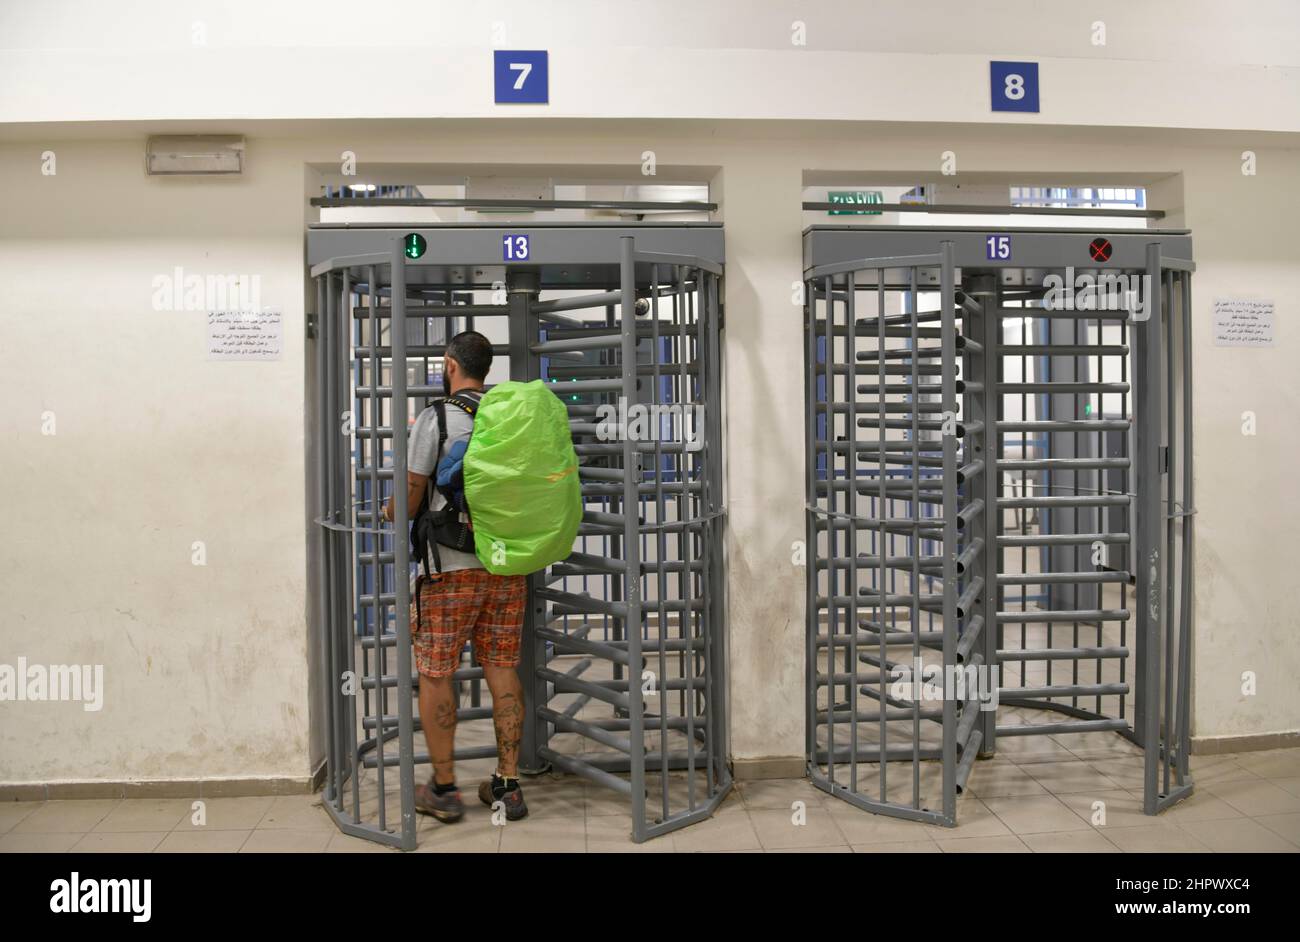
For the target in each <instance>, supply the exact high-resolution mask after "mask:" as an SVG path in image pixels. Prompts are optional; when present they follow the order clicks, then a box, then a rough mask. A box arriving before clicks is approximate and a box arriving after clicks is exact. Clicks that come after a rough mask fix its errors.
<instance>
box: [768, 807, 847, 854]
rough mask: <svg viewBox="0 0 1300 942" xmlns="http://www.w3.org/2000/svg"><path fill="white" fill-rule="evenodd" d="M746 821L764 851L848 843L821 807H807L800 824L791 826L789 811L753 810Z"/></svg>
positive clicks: (792, 823)
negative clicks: (750, 825) (751, 827)
mask: <svg viewBox="0 0 1300 942" xmlns="http://www.w3.org/2000/svg"><path fill="white" fill-rule="evenodd" d="M749 819H750V821H752V822H753V825H754V832H755V833H756V834H757V835H758V839H759V842H760V843H761V844H762V845H763V848H764V849H765V850H773V849H781V848H788V847H825V846H829V845H838V844H847V843H848V842H847V841H846V840H845V838H844V834H843V833H842V832H841V831H840V829H839V827H837V826H836V824H835V821H834V820H833V819H832V818H831V815H830V812H829V811H826V810H825V809H824V808H821V807H816V808H814V807H811V806H810V807H809V808H808V809H807V817H806V819H805V820H804V823H803V824H795V823H794V821H793V820H792V813H791V812H790V811H786V810H777V809H770V810H769V809H761V808H760V809H753V810H751V811H750V812H749Z"/></svg>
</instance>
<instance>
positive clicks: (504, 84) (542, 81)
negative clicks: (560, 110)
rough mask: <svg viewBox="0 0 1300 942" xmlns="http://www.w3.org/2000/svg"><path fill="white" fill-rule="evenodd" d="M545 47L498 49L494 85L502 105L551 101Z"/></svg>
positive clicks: (495, 54) (494, 52)
mask: <svg viewBox="0 0 1300 942" xmlns="http://www.w3.org/2000/svg"><path fill="white" fill-rule="evenodd" d="M547 72H548V69H547V54H546V50H545V49H514V50H510V49H494V50H493V51H492V85H493V88H494V89H495V92H496V103H497V104H498V105H544V104H547V103H548V102H549V101H550V76H549V75H548V74H547Z"/></svg>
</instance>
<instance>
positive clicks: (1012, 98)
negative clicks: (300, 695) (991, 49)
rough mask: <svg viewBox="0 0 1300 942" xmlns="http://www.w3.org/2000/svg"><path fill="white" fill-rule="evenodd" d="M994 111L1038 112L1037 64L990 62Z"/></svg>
mask: <svg viewBox="0 0 1300 942" xmlns="http://www.w3.org/2000/svg"><path fill="white" fill-rule="evenodd" d="M989 93H990V94H991V96H992V99H993V110H994V111H1034V112H1036V111H1038V63H1037V62H990V63H989Z"/></svg>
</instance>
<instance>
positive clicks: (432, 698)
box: [420, 674, 495, 785]
mask: <svg viewBox="0 0 1300 942" xmlns="http://www.w3.org/2000/svg"><path fill="white" fill-rule="evenodd" d="M494 699H495V698H494ZM420 725H421V726H422V727H424V739H425V742H427V743H428V745H429V759H430V760H431V761H432V762H433V780H434V781H435V782H437V783H438V784H439V785H450V784H451V783H452V782H454V781H455V780H456V763H455V759H454V758H453V757H454V756H455V754H456V685H455V682H454V681H453V680H452V679H451V678H450V677H437V678H434V677H425V676H424V675H423V674H421V675H420Z"/></svg>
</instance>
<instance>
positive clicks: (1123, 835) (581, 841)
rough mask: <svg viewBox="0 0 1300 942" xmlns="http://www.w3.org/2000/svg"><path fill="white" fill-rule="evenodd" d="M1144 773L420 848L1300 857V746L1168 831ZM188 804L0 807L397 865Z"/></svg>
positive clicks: (238, 813) (248, 812)
mask: <svg viewBox="0 0 1300 942" xmlns="http://www.w3.org/2000/svg"><path fill="white" fill-rule="evenodd" d="M1140 763H1141V758H1140V756H1138V755H1137V754H1136V753H1135V751H1134V750H1132V748H1131V747H1129V746H1128V745H1127V743H1124V742H1123V741H1122V740H1119V739H1118V737H1114V736H1109V735H1107V734H1098V735H1096V736H1092V737H1090V736H1075V737H1070V738H1069V739H1063V740H1062V741H1061V742H1056V741H1055V740H1049V739H1042V740H1037V741H1035V742H1033V743H1026V744H1025V746H1024V747H1023V748H1021V749H1018V750H1016V751H1014V752H1013V753H1012V754H1003V755H1000V756H999V757H997V758H995V759H991V760H988V761H984V762H980V763H979V764H978V765H977V766H976V768H975V770H974V772H973V773H972V776H971V781H970V786H969V788H968V789H967V793H966V794H965V795H963V796H962V798H961V799H960V801H959V805H958V821H959V824H958V826H957V827H955V828H941V827H932V826H929V825H925V824H919V823H915V822H910V821H901V820H898V819H895V818H888V817H883V816H880V815H872V814H867V813H865V812H862V811H859V810H858V809H856V808H853V807H851V806H850V805H848V804H846V803H845V802H843V801H840V800H838V799H835V798H831V797H829V796H827V795H826V794H825V793H823V792H821V791H819V790H817V789H816V788H814V787H813V786H812V785H810V784H809V783H808V782H807V781H805V780H801V779H781V780H773V781H761V782H745V783H742V784H741V785H739V786H738V787H737V788H736V789H735V790H734V791H733V792H732V794H731V795H730V796H729V798H728V799H727V801H726V802H725V803H724V804H723V806H722V808H721V809H720V810H719V811H718V813H717V814H716V815H714V817H713V818H712V819H711V820H709V821H706V822H702V823H700V824H697V825H695V826H693V827H690V828H687V829H685V830H681V831H677V832H674V833H673V834H670V835H667V836H664V837H661V838H658V839H656V840H652V841H649V842H647V843H645V844H641V845H637V844H633V843H632V841H631V839H630V838H629V834H630V831H631V820H630V818H629V817H628V815H627V813H626V812H625V811H624V810H623V805H622V802H621V799H620V798H619V797H618V796H617V795H616V794H615V793H613V792H610V791H607V790H605V789H601V788H599V787H597V786H594V785H589V784H587V783H585V782H583V781H581V780H578V779H574V778H571V777H565V778H555V777H550V776H546V777H543V778H541V779H536V780H529V781H528V782H526V784H525V791H526V794H527V796H528V803H529V806H530V808H531V811H532V813H531V815H530V816H529V817H528V818H526V819H524V820H523V821H518V822H515V823H513V824H507V825H505V826H494V825H493V824H492V823H491V818H490V815H489V812H488V810H487V809H486V808H484V807H483V806H481V805H479V804H477V803H476V802H472V803H469V804H468V807H467V812H466V815H465V818H464V820H462V821H461V822H459V823H457V824H454V825H443V824H439V823H437V822H435V821H432V820H431V819H428V818H421V819H420V830H419V840H420V847H419V851H420V852H426V853H427V852H434V853H437V852H444V851H560V852H572V851H577V852H581V851H636V852H645V853H655V852H665V851H756V852H762V851H836V852H841V853H847V852H857V853H864V852H865V853H891V852H897V853H916V852H928V853H938V852H944V853H961V852H967V851H998V852H1025V851H1034V852H1043V853H1049V852H1069V853H1101V852H1105V853H1114V852H1117V851H1200V852H1206V851H1282V852H1292V853H1294V852H1296V851H1300V749H1278V750H1272V751H1269V752H1253V753H1241V754H1236V755H1224V756H1204V757H1197V756H1193V758H1192V770H1193V776H1194V778H1195V779H1196V782H1197V784H1196V793H1195V794H1194V795H1193V796H1192V797H1191V798H1190V799H1189V800H1187V801H1186V802H1184V803H1183V804H1181V805H1178V806H1177V807H1175V808H1172V809H1170V810H1169V811H1167V812H1165V813H1164V814H1163V815H1161V816H1159V817H1157V818H1148V817H1146V816H1145V815H1143V814H1142V812H1141V802H1140V798H1139V796H1140ZM463 774H464V773H462V775H463ZM463 780H464V782H465V784H466V785H469V784H470V783H471V782H472V781H473V780H472V779H470V778H464V779H463ZM470 791H471V789H466V792H467V794H466V797H467V798H468V799H471V800H472V799H473V795H472V794H469V792H470ZM796 802H802V803H803V806H802V808H803V815H802V821H803V823H795V818H796V812H797V806H796V805H795V803H796ZM1099 803H1100V804H1099ZM192 805H193V803H192V802H191V801H190V800H189V799H153V800H151V799H127V800H108V801H100V800H84V801H50V802H4V803H0V852H3V851H14V852H22V851H57V852H62V851H175V852H202V851H208V852H232V851H239V852H244V853H250V852H259V851H260V852H276V851H311V852H319V851H326V852H352V851H377V852H380V853H395V851H389V850H387V849H385V848H381V847H379V846H377V845H375V844H372V843H370V842H368V841H363V840H359V839H356V838H352V837H346V836H344V835H343V834H341V833H340V832H339V831H338V830H337V829H336V828H335V827H334V825H333V823H332V822H331V821H330V819H329V817H328V815H327V814H326V813H325V811H324V810H323V809H322V808H321V806H320V796H319V795H316V796H294V797H280V798H270V797H268V798H213V799H208V800H207V801H206V803H205V807H204V809H203V810H204V812H205V814H206V820H205V822H204V823H202V824H196V823H195V820H194V815H195V811H194V810H193V807H192ZM1103 812H1104V818H1103V817H1102V813H1103Z"/></svg>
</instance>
